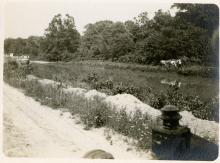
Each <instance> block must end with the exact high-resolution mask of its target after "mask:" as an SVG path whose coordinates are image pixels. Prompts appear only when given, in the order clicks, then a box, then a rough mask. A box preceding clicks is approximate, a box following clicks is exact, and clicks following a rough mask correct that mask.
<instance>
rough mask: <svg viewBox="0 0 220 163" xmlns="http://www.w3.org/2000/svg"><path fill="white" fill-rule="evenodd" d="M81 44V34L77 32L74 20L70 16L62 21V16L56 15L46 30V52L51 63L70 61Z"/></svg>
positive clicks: (66, 16)
mask: <svg viewBox="0 0 220 163" xmlns="http://www.w3.org/2000/svg"><path fill="white" fill-rule="evenodd" d="M79 44H80V34H79V32H78V31H77V30H76V27H75V22H74V18H73V17H72V16H70V15H68V14H66V15H65V18H63V19H62V16H61V14H58V15H55V16H54V18H53V19H52V21H51V22H50V24H49V27H48V28H47V29H46V32H45V38H44V47H43V49H44V52H45V53H46V56H47V59H49V60H51V61H62V60H68V57H70V55H69V54H71V55H73V53H74V52H76V50H77V48H78V47H79Z"/></svg>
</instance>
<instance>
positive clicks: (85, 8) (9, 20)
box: [4, 0, 174, 38]
mask: <svg viewBox="0 0 220 163" xmlns="http://www.w3.org/2000/svg"><path fill="white" fill-rule="evenodd" d="M61 1H62V2H61ZM152 1H153V2H152ZM172 4H173V3H172V1H164V0H160V1H158V0H151V2H150V1H147V0H129V1H128V0H72V1H70V0H53V1H52V0H38V1H37V0H16V1H15V0H7V1H6V2H5V7H4V13H5V14H4V15H5V17H4V20H5V23H4V24H5V26H4V29H5V32H4V35H5V38H8V37H12V38H17V37H22V38H27V37H29V36H30V35H36V36H41V35H43V34H44V30H45V29H46V28H47V27H48V24H49V22H50V21H51V19H52V18H53V16H54V15H56V14H58V13H61V14H62V15H64V14H66V13H68V14H70V15H71V16H73V17H74V19H75V24H76V28H77V30H78V31H79V32H80V33H83V31H84V26H85V25H86V24H88V23H95V22H96V21H100V20H112V21H126V20H132V19H133V18H134V17H136V16H138V14H140V13H141V12H144V11H147V12H148V14H149V18H151V17H152V16H153V15H154V12H156V11H157V10H159V9H162V10H164V11H166V10H169V9H170V7H171V5H172ZM173 12H174V11H173ZM173 12H171V13H173Z"/></svg>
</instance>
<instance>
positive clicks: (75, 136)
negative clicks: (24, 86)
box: [3, 84, 151, 159]
mask: <svg viewBox="0 0 220 163" xmlns="http://www.w3.org/2000/svg"><path fill="white" fill-rule="evenodd" d="M3 100H4V101H3V116H4V132H3V136H4V153H5V155H7V156H12V157H19V156H21V157H75V158H81V157H82V156H83V155H84V154H85V153H86V152H87V151H89V150H92V149H103V150H106V151H107V152H110V153H112V154H113V156H114V157H115V158H120V159H150V158H151V157H150V155H149V153H147V152H146V153H143V152H142V153H141V152H139V153H137V152H136V151H135V150H133V149H132V148H131V147H130V146H128V145H127V144H125V143H124V142H123V141H121V140H119V139H118V138H117V139H116V138H115V139H113V138H112V145H111V143H110V142H109V141H107V140H106V138H105V136H104V129H103V128H101V129H91V130H84V129H83V126H82V125H81V124H78V123H76V122H77V119H73V118H71V115H70V114H69V113H64V114H63V113H62V112H61V111H59V110H53V109H51V108H49V107H46V106H42V105H41V104H40V103H38V102H36V101H35V100H33V99H32V98H30V97H27V96H25V95H24V94H23V93H22V92H21V91H20V90H17V89H15V88H12V87H10V86H9V85H7V84H4V86H3ZM128 149H129V150H128Z"/></svg>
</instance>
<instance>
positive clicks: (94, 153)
mask: <svg viewBox="0 0 220 163" xmlns="http://www.w3.org/2000/svg"><path fill="white" fill-rule="evenodd" d="M83 158H88V159H114V157H113V156H112V154H111V153H108V152H105V151H104V150H101V149H95V150H91V151H89V152H87V153H86V154H85V155H84V156H83Z"/></svg>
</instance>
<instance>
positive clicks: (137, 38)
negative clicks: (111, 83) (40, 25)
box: [5, 4, 219, 65]
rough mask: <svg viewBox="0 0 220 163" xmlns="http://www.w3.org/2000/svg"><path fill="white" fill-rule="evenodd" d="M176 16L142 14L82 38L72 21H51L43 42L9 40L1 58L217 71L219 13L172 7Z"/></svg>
mask: <svg viewBox="0 0 220 163" xmlns="http://www.w3.org/2000/svg"><path fill="white" fill-rule="evenodd" d="M173 7H175V8H177V9H178V11H177V12H176V15H175V16H171V14H170V13H169V12H163V11H162V10H158V11H157V12H155V15H154V17H153V18H152V19H149V18H148V14H147V12H143V13H141V14H140V15H138V16H137V17H135V18H134V19H133V20H128V21H125V22H112V21H109V20H104V21H98V22H96V23H93V24H88V25H86V26H85V31H84V34H83V35H82V36H80V34H79V33H78V31H77V30H76V27H75V23H74V18H73V17H72V16H69V15H66V17H65V18H64V19H62V17H61V15H60V14H58V15H55V16H54V18H53V19H52V21H51V22H50V24H49V26H48V28H47V29H46V31H45V35H44V36H43V37H35V36H31V37H29V38H27V39H22V38H17V39H11V38H8V39H6V40H5V53H14V54H15V55H21V54H29V55H30V56H31V57H32V58H38V59H39V58H40V59H45V60H50V61H70V60H72V59H76V58H77V59H79V60H83V59H99V60H110V61H114V62H115V61H118V62H125V63H128V62H131V63H140V64H153V65H157V64H159V63H160V60H168V59H184V60H188V61H192V62H193V63H196V64H204V65H207V64H209V65H218V51H219V49H218V44H219V38H218V24H219V21H218V20H219V15H218V14H219V11H218V7H217V6H216V5H212V4H174V5H173V6H172V8H173Z"/></svg>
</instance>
